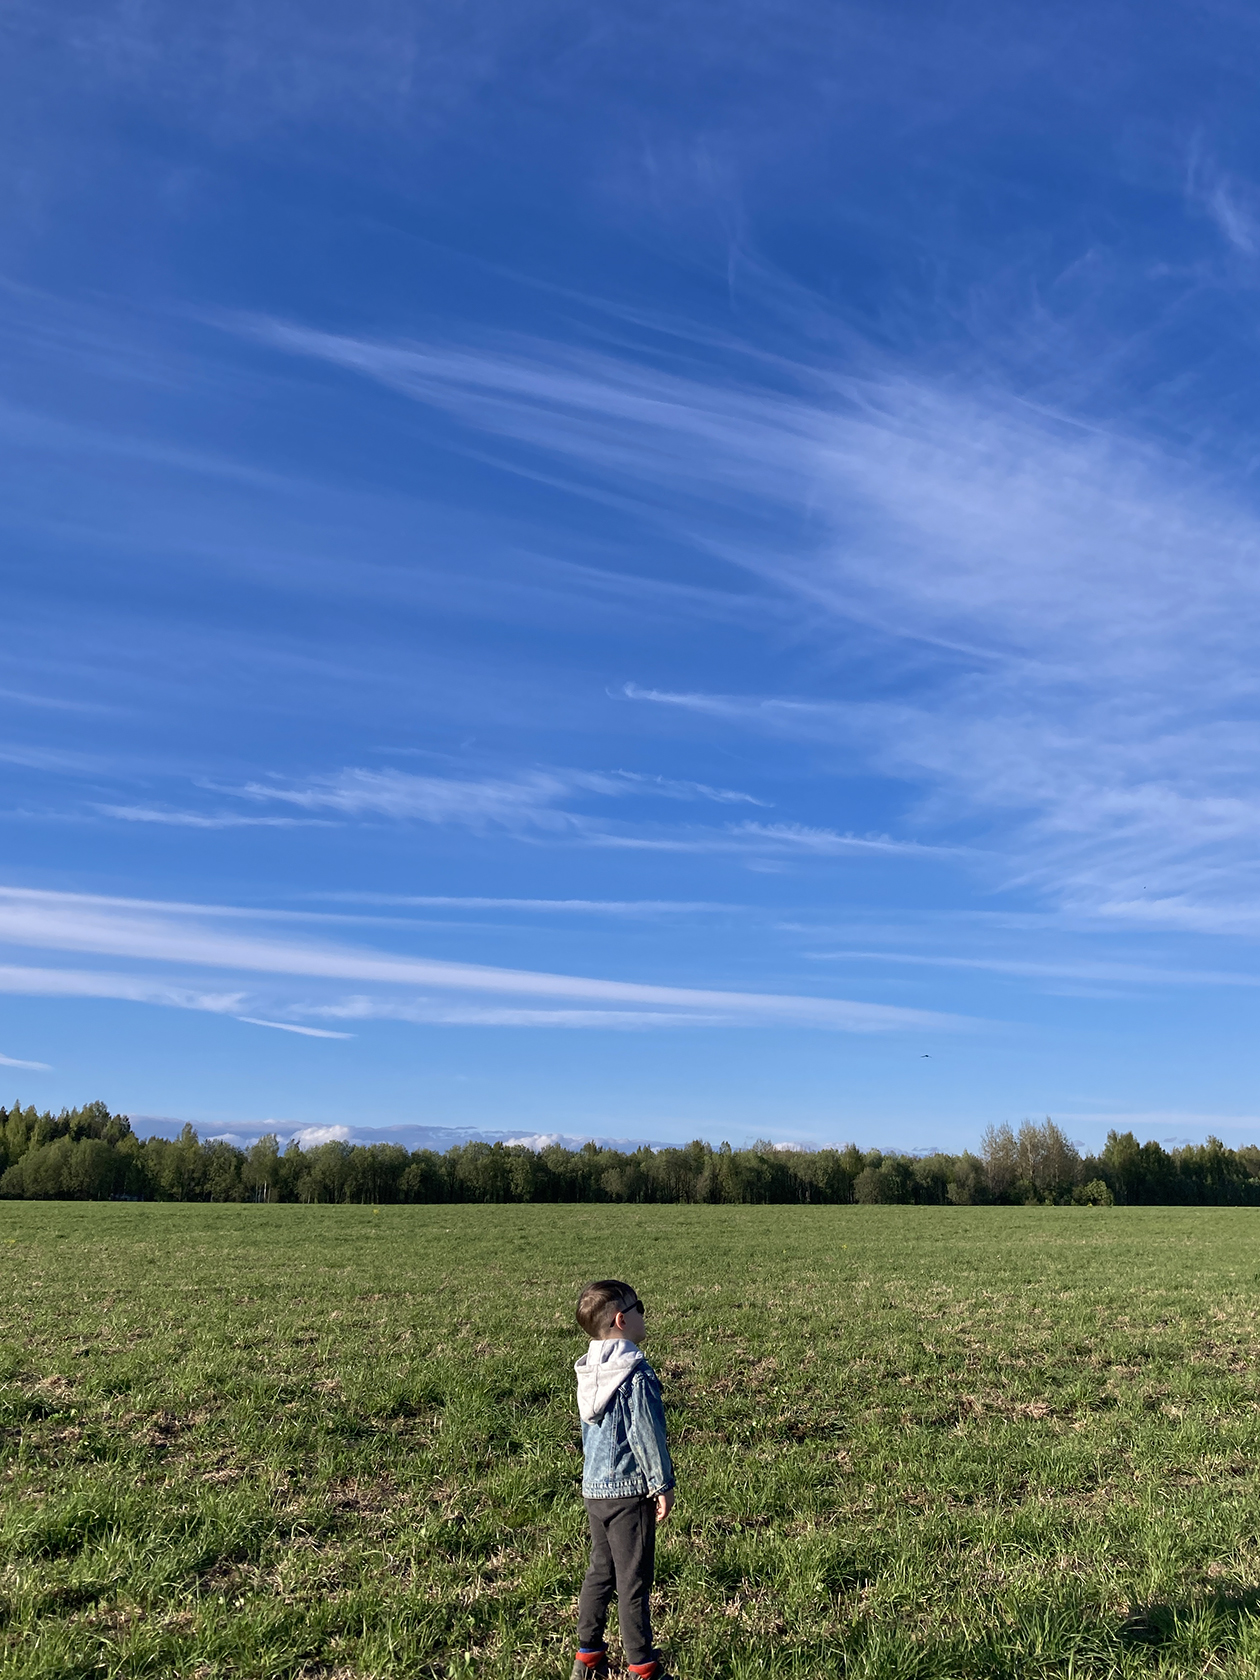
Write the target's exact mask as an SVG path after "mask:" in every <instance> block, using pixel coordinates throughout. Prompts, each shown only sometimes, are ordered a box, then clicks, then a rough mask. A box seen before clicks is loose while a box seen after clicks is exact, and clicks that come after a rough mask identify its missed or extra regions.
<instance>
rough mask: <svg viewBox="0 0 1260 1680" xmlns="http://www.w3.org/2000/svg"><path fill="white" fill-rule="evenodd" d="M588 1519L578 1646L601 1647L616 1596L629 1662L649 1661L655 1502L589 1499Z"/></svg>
mask: <svg viewBox="0 0 1260 1680" xmlns="http://www.w3.org/2000/svg"><path fill="white" fill-rule="evenodd" d="M586 1515H587V1517H588V1518H589V1519H590V1524H591V1567H590V1568H589V1569H588V1570H587V1571H586V1579H585V1581H583V1582H582V1595H581V1597H580V1598H579V1599H578V1644H579V1645H582V1646H584V1647H585V1648H586V1649H587V1650H594V1649H595V1648H596V1647H597V1646H599V1645H602V1644H603V1642H604V1624H605V1622H606V1621H607V1619H608V1606H609V1604H610V1603H611V1602H612V1596H613V1593H614V1592H615V1593H616V1595H617V1621H618V1624H619V1625H620V1628H621V1644H622V1649H623V1650H624V1652H625V1657H626V1661H627V1662H628V1663H646V1662H651V1661H652V1656H653V1652H652V1611H651V1603H650V1599H651V1595H652V1576H653V1573H654V1572H655V1569H656V1501H655V1499H648V1498H643V1499H588V1500H587V1501H586Z"/></svg>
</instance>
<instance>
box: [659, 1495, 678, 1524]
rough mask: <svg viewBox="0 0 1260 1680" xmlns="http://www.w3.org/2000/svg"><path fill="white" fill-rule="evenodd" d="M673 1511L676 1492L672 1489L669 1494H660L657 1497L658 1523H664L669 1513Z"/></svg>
mask: <svg viewBox="0 0 1260 1680" xmlns="http://www.w3.org/2000/svg"><path fill="white" fill-rule="evenodd" d="M673 1509H674V1490H673V1488H670V1490H669V1492H668V1493H658V1494H657V1496H656V1520H657V1522H658V1523H663V1522H664V1521H665V1519H666V1517H667V1516H668V1515H669V1513H670V1512H671V1511H672V1510H673Z"/></svg>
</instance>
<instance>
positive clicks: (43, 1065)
mask: <svg viewBox="0 0 1260 1680" xmlns="http://www.w3.org/2000/svg"><path fill="white" fill-rule="evenodd" d="M0 1067H11V1068H26V1069H28V1070H29V1071H30V1072H31V1073H51V1072H52V1064H51V1063H50V1062H24V1061H22V1060H21V1058H20V1057H18V1056H0Z"/></svg>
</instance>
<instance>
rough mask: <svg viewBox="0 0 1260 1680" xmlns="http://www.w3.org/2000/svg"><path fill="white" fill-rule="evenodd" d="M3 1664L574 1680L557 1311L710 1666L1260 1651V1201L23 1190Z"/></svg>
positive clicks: (1192, 1668) (8, 1299)
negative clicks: (623, 1376)
mask: <svg viewBox="0 0 1260 1680" xmlns="http://www.w3.org/2000/svg"><path fill="white" fill-rule="evenodd" d="M0 1257H2V1258H0V1268H2V1270H3V1279H4V1288H3V1296H2V1299H0V1315H2V1322H0V1340H2V1342H3V1350H2V1355H0V1357H2V1359H3V1369H2V1374H3V1375H4V1377H5V1378H6V1379H7V1380H6V1382H5V1385H4V1389H3V1426H4V1455H5V1456H4V1497H3V1508H2V1512H0V1544H2V1556H0V1567H2V1570H3V1573H2V1575H0V1590H2V1593H3V1601H2V1615H3V1648H2V1654H0V1675H3V1676H22V1677H23V1680H35V1677H36V1676H38V1677H40V1680H53V1677H66V1680H69V1677H71V1676H76V1677H77V1676H84V1677H86V1676H106V1675H111V1676H112V1675H129V1676H130V1675H137V1676H138V1675H146V1676H147V1675H153V1676H158V1675H161V1676H171V1675H179V1676H195V1677H199V1680H201V1677H204V1680H209V1677H211V1676H218V1675H241V1676H260V1677H261V1676H299V1675H300V1676H308V1677H313V1676H328V1677H332V1676H345V1677H347V1680H348V1677H351V1676H361V1677H369V1676H382V1677H384V1676H397V1677H402V1676H429V1677H437V1676H462V1675H464V1674H469V1675H472V1674H477V1675H487V1676H490V1675H493V1676H507V1675H517V1674H520V1673H524V1672H528V1673H529V1674H530V1675H533V1674H540V1675H543V1674H546V1675H561V1676H567V1671H568V1667H569V1664H570V1661H571V1654H572V1625H573V1611H574V1602H575V1596H576V1591H577V1586H578V1583H579V1580H580V1577H581V1574H582V1570H583V1567H584V1559H583V1520H582V1508H581V1504H580V1501H579V1498H578V1493H577V1481H578V1477H579V1473H580V1462H581V1461H580V1455H579V1449H578V1430H577V1423H576V1416H575V1413H574V1408H573V1402H572V1392H571V1391H572V1372H571V1370H570V1366H571V1363H572V1361H573V1359H574V1358H575V1357H576V1356H577V1354H578V1353H579V1352H580V1351H581V1350H582V1346H583V1344H582V1342H581V1339H580V1338H579V1336H578V1335H577V1333H576V1332H575V1331H574V1329H573V1328H572V1318H571V1311H572V1300H573V1298H574V1296H575V1294H576V1291H577V1287H578V1285H579V1283H581V1282H583V1281H585V1280H586V1279H587V1278H589V1277H590V1276H602V1275H609V1274H611V1275H619V1274H621V1275H626V1276H628V1277H629V1279H630V1280H631V1281H632V1282H633V1283H635V1284H637V1286H638V1287H639V1289H640V1291H641V1293H642V1295H643V1297H644V1299H645V1300H646V1301H647V1303H648V1308H649V1313H648V1325H649V1332H650V1334H649V1341H648V1351H649V1352H650V1354H651V1356H652V1358H653V1360H654V1362H655V1363H656V1365H657V1367H658V1369H659V1370H660V1371H661V1373H662V1378H663V1382H664V1388H665V1397H666V1404H667V1407H668V1408H669V1414H670V1423H671V1433H672V1437H673V1440H674V1444H675V1460H676V1466H677V1470H678V1475H679V1484H680V1485H679V1501H678V1506H677V1509H676V1511H675V1515H674V1517H673V1519H672V1520H671V1522H670V1524H669V1525H668V1527H667V1528H666V1529H665V1530H663V1531H662V1552H661V1558H660V1571H659V1595H658V1607H659V1618H658V1621H659V1634H660V1636H661V1637H662V1638H663V1640H664V1641H665V1642H666V1643H667V1645H668V1647H669V1649H670V1651H671V1653H672V1654H673V1656H674V1658H675V1660H676V1664H677V1669H678V1672H679V1673H680V1675H681V1676H682V1680H701V1677H705V1680H708V1677H710V1676H716V1675H722V1676H726V1675H730V1676H736V1677H739V1676H754V1675H802V1676H803V1675H819V1674H824V1675H826V1674H843V1675H846V1676H864V1677H866V1676H869V1677H875V1676H879V1677H881V1680H882V1677H887V1680H892V1677H894V1676H898V1677H900V1676H907V1677H908V1676H923V1677H927V1676H971V1675H975V1676H982V1675H983V1676H1010V1677H1012V1680H1014V1677H1016V1676H1020V1677H1027V1676H1038V1675H1056V1676H1058V1675H1062V1676H1068V1675H1072V1676H1103V1675H1151V1674H1164V1675H1171V1674H1177V1675H1190V1674H1200V1673H1214V1674H1221V1675H1239V1676H1241V1675H1247V1676H1255V1675H1256V1674H1257V1672H1260V1463H1258V1460H1260V1411H1258V1410H1257V1401H1258V1399H1260V1369H1258V1368H1257V1352H1258V1330H1257V1325H1258V1320H1257V1312H1258V1310H1260V1215H1258V1214H1257V1213H1255V1212H1247V1211H1233V1210H1215V1209H1206V1208H1195V1209H1114V1210H1111V1209H1069V1208H1063V1209H1051V1208H1047V1209H997V1208H994V1209H958V1208H948V1209H927V1208H908V1207H907V1208H902V1207H852V1208H818V1209H794V1208H782V1207H770V1208H738V1207H731V1208H717V1207H714V1208H708V1207H660V1208H638V1207H552V1206H537V1205H535V1206H515V1207H486V1206H457V1207H406V1208H382V1209H381V1210H380V1211H379V1212H375V1211H373V1210H372V1209H371V1208H344V1207H342V1208H338V1207H298V1206H294V1207H277V1208H266V1207H238V1206H213V1207H212V1206H186V1205H147V1204H146V1205H123V1206H118V1205H91V1204H80V1203H45V1204H36V1203H7V1204H0Z"/></svg>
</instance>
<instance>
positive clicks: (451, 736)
mask: <svg viewBox="0 0 1260 1680" xmlns="http://www.w3.org/2000/svg"><path fill="white" fill-rule="evenodd" d="M2 27H3V29H4V31H5V34H6V39H5V43H4V51H3V54H0V79H2V83H3V85H2V86H0V146H2V153H0V155H2V157H3V170H2V171H0V366H2V369H3V384H2V386H0V435H2V437H3V442H4V449H3V451H2V454H0V473H2V474H3V483H2V484H0V541H2V543H3V556H4V559H3V574H2V594H0V602H2V610H3V616H2V619H0V623H2V626H3V648H4V658H3V663H2V664H0V767H2V768H3V777H4V790H3V795H2V796H0V845H2V847H3V856H2V863H0V1053H2V1056H0V1078H3V1077H4V1076H5V1075H6V1074H8V1075H11V1076H12V1077H11V1083H12V1085H13V1087H14V1089H15V1091H17V1092H18V1093H19V1094H20V1095H21V1096H22V1097H23V1099H24V1100H27V1101H35V1102H38V1103H39V1104H40V1106H44V1105H46V1104H47V1105H51V1106H54V1107H56V1106H59V1105H60V1104H61V1103H74V1102H78V1101H83V1100H87V1099H89V1098H92V1097H95V1096H98V1095H99V1096H101V1097H103V1098H104V1099H105V1100H107V1101H108V1102H109V1103H110V1104H111V1105H112V1106H113V1107H115V1108H121V1109H126V1110H128V1111H130V1112H132V1113H133V1114H152V1115H165V1116H174V1117H177V1118H188V1119H191V1120H193V1121H194V1122H195V1123H197V1124H198V1125H199V1126H201V1127H203V1128H207V1129H211V1130H213V1129H215V1128H229V1129H230V1128H233V1127H236V1128H240V1127H249V1126H251V1125H255V1124H261V1123H264V1122H268V1123H270V1122H275V1123H278V1124H280V1125H282V1126H293V1127H302V1126H310V1127H328V1126H334V1127H335V1126H341V1125H349V1126H355V1127H364V1126H366V1127H374V1126H379V1127H390V1126H399V1125H409V1124H419V1125H431V1126H443V1127H474V1128H485V1129H490V1130H495V1131H514V1130H518V1129H519V1130H520V1131H522V1132H529V1133H535V1132H547V1131H559V1132H564V1133H566V1134H571V1135H586V1134H596V1135H601V1136H619V1137H644V1138H652V1139H662V1140H668V1139H684V1138H689V1137H692V1136H695V1135H697V1134H698V1135H701V1136H705V1137H708V1138H711V1139H713V1140H714V1141H717V1140H719V1139H721V1138H730V1139H731V1140H732V1141H733V1142H737V1143H738V1142H741V1141H746V1140H748V1139H751V1138H753V1137H756V1136H769V1137H773V1138H778V1139H784V1140H798V1141H813V1142H821V1141H827V1140H846V1139H849V1138H855V1139H857V1140H858V1141H859V1142H861V1143H864V1144H876V1143H882V1144H885V1145H900V1146H903V1147H912V1148H926V1147H931V1146H934V1145H939V1146H944V1147H961V1146H962V1145H964V1144H975V1143H976V1141H977V1140H978V1138H979V1135H980V1132H981V1131H982V1129H983V1128H984V1126H986V1125H987V1124H989V1123H991V1122H995V1121H1002V1120H1011V1121H1015V1122H1018V1121H1019V1120H1020V1119H1021V1118H1023V1117H1025V1116H1033V1117H1039V1116H1041V1115H1044V1114H1047V1113H1048V1114H1052V1115H1054V1116H1055V1118H1057V1119H1059V1120H1060V1121H1061V1122H1062V1123H1063V1124H1064V1125H1065V1126H1066V1127H1067V1129H1068V1130H1069V1132H1070V1134H1071V1135H1073V1136H1074V1137H1077V1138H1079V1139H1080V1140H1081V1141H1082V1142H1083V1143H1086V1144H1088V1145H1094V1144H1096V1143H1098V1142H1100V1141H1101V1139H1102V1137H1103V1135H1104V1134H1105V1132H1106V1130H1107V1128H1108V1127H1109V1126H1110V1125H1113V1124H1118V1125H1132V1126H1134V1127H1135V1128H1136V1129H1137V1130H1138V1131H1139V1133H1140V1134H1141V1135H1143V1136H1154V1137H1159V1138H1163V1139H1169V1138H1175V1139H1185V1138H1192V1137H1201V1136H1203V1135H1204V1134H1205V1133H1206V1132H1207V1131H1209V1130H1214V1131H1216V1132H1217V1133H1219V1134H1220V1135H1221V1136H1223V1137H1225V1138H1226V1139H1227V1140H1228V1141H1231V1142H1239V1141H1242V1140H1243V1139H1249V1138H1252V1137H1254V1136H1255V1135H1256V1131H1257V1126H1260V1119H1258V1118H1257V1117H1260V1097H1258V1096H1257V1092H1256V1079H1257V1074H1256V1051H1255V1044H1256V1019H1257V1011H1258V1009H1260V994H1258V992H1257V987H1258V986H1260V963H1258V962H1257V943H1256V942H1257V938H1258V937H1260V866H1258V861H1257V859H1258V848H1257V842H1258V840H1260V793H1258V792H1257V771H1258V769H1260V679H1258V678H1257V675H1256V655H1255V649H1256V646H1257V636H1258V633H1260V567H1258V564H1257V556H1258V555H1260V503H1258V496H1257V460H1258V459H1260V457H1258V456H1257V448H1256V444H1255V437H1256V422H1257V407H1258V401H1257V397H1256V394H1255V393H1256V391H1257V390H1260V380H1258V377H1257V376H1258V375H1260V334H1258V330H1257V325H1256V322H1257V305H1258V303H1260V112H1258V110H1257V106H1256V102H1255V99H1254V88H1253V86H1252V83H1253V79H1254V78H1253V67H1254V64H1255V62H1256V53H1257V49H1258V48H1260V39H1258V37H1260V21H1258V20H1257V18H1256V15H1255V13H1254V10H1252V9H1244V8H1241V7H1232V6H1230V5H1228V4H1222V5H1213V6H1210V7H1207V6H1203V7H1196V6H1178V7H1172V6H1160V5H1156V6H1154V7H1152V6H1150V5H1144V6H1142V7H1138V6H1137V5H1110V6H1108V5H1102V6H1099V5H1090V6H1085V5H1079V6H1074V7H1068V6H1057V7H1055V6H1051V7H1047V8H1041V9H1039V10H1036V11H1033V12H1031V13H1030V12H1029V11H1028V10H1027V9H1023V10H1018V9H1011V8H1000V7H996V6H992V5H988V6H982V5H974V4H973V5H968V4H959V5H951V6H939V5H937V6H926V5H922V6H920V5H908V4H901V5H897V4H894V5H888V4H883V5H880V6H870V7H865V8H864V7H859V6H852V5H844V4H840V5H834V6H820V5H817V4H813V5H802V4H794V3H792V0H784V3H782V4H771V3H769V0H760V3H757V4H741V3H740V0H724V3H723V4H722V5H720V6H718V5H699V4H688V3H683V4H671V5H660V4H651V3H648V4H644V5H639V6H635V7H633V8H631V7H622V8H613V7H608V6H603V5H600V4H595V5H589V4H588V5H584V6H578V5H562V4H556V5H544V4H532V5H531V4H526V5H514V6H507V5H502V4H495V3H493V0H469V3H467V4H463V5H459V6H456V5H446V6H431V7H430V6H421V5H416V4H398V3H393V0H391V3H388V4H387V3H384V0H356V4H355V5H353V6H350V5H342V6H326V5H325V6H321V5H319V4H306V5H303V6H300V7H299V6H296V5H284V4H277V3H271V0H258V3H255V4H245V3H242V4H237V5H228V6H225V7H221V8H214V9H211V10H209V11H208V10H207V9H206V8H198V7H193V6H190V5H187V4H183V5H166V4H162V3H161V0H154V3H151V4H146V5H140V6H137V5H134V4H130V3H128V4H126V5H104V4H91V5H75V4H70V5H68V6H66V7H58V8H56V9H55V11H50V10H49V9H48V8H46V7H37V6H35V5H33V4H23V3H22V0H18V4H16V5H14V6H11V7H9V8H8V9H7V10H6V13H5V19H4V23H3V26H2Z"/></svg>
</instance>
